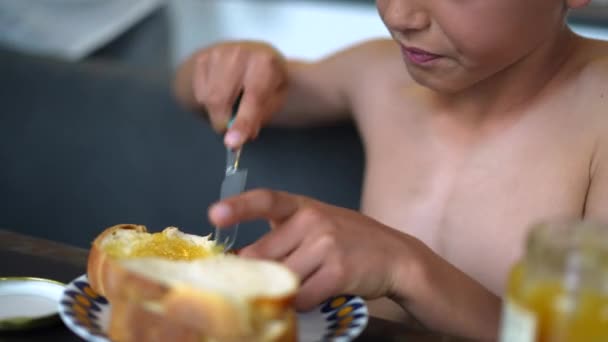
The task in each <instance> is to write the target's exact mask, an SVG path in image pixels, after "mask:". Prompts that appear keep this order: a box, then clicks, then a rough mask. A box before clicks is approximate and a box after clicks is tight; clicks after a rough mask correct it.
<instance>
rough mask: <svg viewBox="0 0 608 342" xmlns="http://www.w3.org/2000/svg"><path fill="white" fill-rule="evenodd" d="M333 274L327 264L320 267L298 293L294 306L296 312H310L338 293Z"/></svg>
mask: <svg viewBox="0 0 608 342" xmlns="http://www.w3.org/2000/svg"><path fill="white" fill-rule="evenodd" d="M334 275H335V272H334V271H333V269H332V267H331V266H330V265H329V264H325V265H324V266H321V268H319V269H318V270H317V271H316V272H315V273H313V275H312V276H310V277H309V278H308V279H307V280H306V281H305V282H304V284H302V287H301V288H300V290H299V291H298V295H297V296H296V302H295V306H296V309H297V310H298V311H310V310H312V309H314V308H315V307H316V306H317V305H319V304H321V303H322V302H323V301H325V300H327V299H328V298H329V297H331V296H333V295H335V294H337V293H338V292H339V291H338V290H339V288H338V285H337V282H336V280H335V278H334Z"/></svg>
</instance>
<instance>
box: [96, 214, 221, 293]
mask: <svg viewBox="0 0 608 342" xmlns="http://www.w3.org/2000/svg"><path fill="white" fill-rule="evenodd" d="M220 253H221V248H220V247H218V246H217V245H216V244H215V242H214V241H213V240H211V239H210V238H209V236H196V235H191V234H186V233H184V232H181V231H180V230H179V229H177V228H175V227H168V228H165V229H164V230H163V231H162V232H159V233H153V234H152V233H149V232H148V230H147V229H146V227H145V226H142V225H134V224H119V225H115V226H112V227H110V228H107V229H106V230H104V231H103V232H102V233H101V234H99V235H98V236H97V238H96V239H95V240H94V241H93V245H92V247H91V250H90V252H89V258H88V264H87V276H88V279H89V283H90V285H91V287H92V288H93V290H95V291H96V292H97V293H99V294H101V295H103V296H105V297H107V298H108V299H110V300H111V299H112V297H113V296H114V292H115V290H116V288H117V287H120V286H121V284H124V282H125V281H126V280H125V279H123V278H122V277H124V276H128V274H125V273H124V272H123V271H122V270H121V269H120V265H119V264H118V263H117V261H118V260H122V259H130V258H135V257H150V256H157V257H162V258H167V259H174V260H193V259H198V258H205V257H209V256H213V255H217V254H220Z"/></svg>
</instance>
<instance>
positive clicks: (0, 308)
mask: <svg viewBox="0 0 608 342" xmlns="http://www.w3.org/2000/svg"><path fill="white" fill-rule="evenodd" d="M64 289H65V285H64V284H62V283H60V282H57V281H54V280H48V279H41V278H30V277H9V278H0V331H2V330H4V331H7V330H23V329H29V328H34V327H38V326H43V325H49V324H52V323H55V322H58V321H59V317H58V316H57V313H58V312H57V304H58V303H59V299H60V298H61V296H62V294H63V291H64Z"/></svg>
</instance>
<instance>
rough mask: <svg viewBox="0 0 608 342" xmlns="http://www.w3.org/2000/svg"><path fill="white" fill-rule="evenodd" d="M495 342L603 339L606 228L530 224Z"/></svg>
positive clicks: (607, 330) (607, 303)
mask: <svg viewBox="0 0 608 342" xmlns="http://www.w3.org/2000/svg"><path fill="white" fill-rule="evenodd" d="M499 336H500V341H501V342H533V341H534V342H566V341H568V342H596V341H597V342H600V341H608V226H606V225H602V224H599V223H597V222H586V221H569V222H565V221H564V222H551V223H544V224H538V225H536V226H534V227H533V228H532V230H531V232H530V234H529V236H528V239H527V242H526V252H525V254H524V256H523V257H522V258H521V260H520V261H519V262H518V263H516V265H515V266H514V267H513V269H512V271H511V274H510V277H509V281H508V286H507V293H506V295H505V298H504V303H503V313H502V322H501V330H500V334H499Z"/></svg>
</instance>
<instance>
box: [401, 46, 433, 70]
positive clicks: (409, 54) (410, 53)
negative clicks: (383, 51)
mask: <svg viewBox="0 0 608 342" xmlns="http://www.w3.org/2000/svg"><path fill="white" fill-rule="evenodd" d="M401 52H402V53H403V56H404V57H406V58H407V59H408V60H409V61H410V62H412V63H414V64H418V65H425V64H429V63H430V62H432V61H434V60H436V59H439V58H441V56H440V55H436V54H434V53H431V52H428V51H425V50H422V49H418V48H415V47H408V46H404V45H401Z"/></svg>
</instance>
